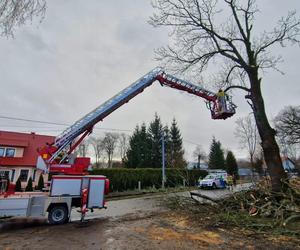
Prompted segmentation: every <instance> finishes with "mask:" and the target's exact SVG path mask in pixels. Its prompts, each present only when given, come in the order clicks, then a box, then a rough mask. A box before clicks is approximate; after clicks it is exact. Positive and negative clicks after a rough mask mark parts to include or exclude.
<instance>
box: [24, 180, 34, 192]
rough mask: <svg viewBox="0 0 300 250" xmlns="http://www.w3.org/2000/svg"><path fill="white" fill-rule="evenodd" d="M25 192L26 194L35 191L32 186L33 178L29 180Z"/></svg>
mask: <svg viewBox="0 0 300 250" xmlns="http://www.w3.org/2000/svg"><path fill="white" fill-rule="evenodd" d="M25 191H26V192H28V191H29V192H31V191H33V186H32V178H31V177H30V178H29V180H28V182H27V186H26V188H25Z"/></svg>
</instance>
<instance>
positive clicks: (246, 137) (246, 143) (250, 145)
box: [235, 114, 258, 169]
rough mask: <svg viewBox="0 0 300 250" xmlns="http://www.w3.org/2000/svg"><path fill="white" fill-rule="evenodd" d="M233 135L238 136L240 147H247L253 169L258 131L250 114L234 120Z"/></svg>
mask: <svg viewBox="0 0 300 250" xmlns="http://www.w3.org/2000/svg"><path fill="white" fill-rule="evenodd" d="M236 125H237V126H236V128H235V136H236V137H237V138H239V141H240V144H241V146H242V148H245V149H247V151H248V153H249V158H250V163H251V167H252V169H254V154H255V151H256V146H257V141H258V132H257V128H256V125H255V121H254V118H253V116H252V114H250V115H248V116H246V117H243V118H238V119H237V120H236Z"/></svg>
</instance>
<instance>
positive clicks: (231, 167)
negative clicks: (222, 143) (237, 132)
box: [226, 151, 239, 179]
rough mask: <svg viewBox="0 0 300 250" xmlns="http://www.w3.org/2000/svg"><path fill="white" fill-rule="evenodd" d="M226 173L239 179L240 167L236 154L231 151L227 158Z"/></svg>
mask: <svg viewBox="0 0 300 250" xmlns="http://www.w3.org/2000/svg"><path fill="white" fill-rule="evenodd" d="M226 171H227V173H228V174H230V175H234V176H235V178H236V179H237V178H238V175H239V172H238V165H237V162H236V159H235V157H234V154H233V153H232V152H231V151H228V153H227V156H226Z"/></svg>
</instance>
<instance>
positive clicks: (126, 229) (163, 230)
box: [0, 211, 300, 250]
mask: <svg viewBox="0 0 300 250" xmlns="http://www.w3.org/2000/svg"><path fill="white" fill-rule="evenodd" d="M0 249H6V250H8V249H144V250H146V249H168V250H169V249H272V250H273V249H300V240H299V239H296V238H291V237H283V236H277V237H274V236H268V235H261V234H259V235H257V234H255V233H254V232H251V231H246V230H245V231H241V230H240V229H236V228H231V229H224V228H219V227H214V228H210V227H208V226H207V225H198V224H197V223H195V221H193V220H192V218H190V217H189V215H187V214H185V213H183V212H166V211H165V212H155V213H148V214H140V215H138V216H137V214H131V215H127V216H123V217H121V218H117V219H94V220H90V221H88V222H86V223H84V224H81V223H79V222H73V223H69V224H65V225H62V226H49V225H39V226H34V227H30V228H25V229H14V230H8V231H6V232H3V233H1V234H0Z"/></svg>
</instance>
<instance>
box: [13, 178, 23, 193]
mask: <svg viewBox="0 0 300 250" xmlns="http://www.w3.org/2000/svg"><path fill="white" fill-rule="evenodd" d="M15 191H16V192H22V185H21V179H20V177H19V178H18V180H17V181H16V186H15Z"/></svg>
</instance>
